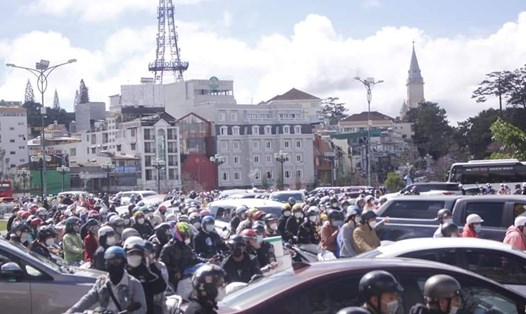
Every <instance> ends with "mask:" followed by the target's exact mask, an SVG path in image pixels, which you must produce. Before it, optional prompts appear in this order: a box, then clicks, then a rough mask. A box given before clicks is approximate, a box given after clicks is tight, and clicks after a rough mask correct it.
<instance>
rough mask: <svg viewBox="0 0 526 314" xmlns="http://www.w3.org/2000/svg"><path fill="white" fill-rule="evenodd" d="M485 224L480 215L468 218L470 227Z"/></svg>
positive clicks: (467, 221) (472, 215)
mask: <svg viewBox="0 0 526 314" xmlns="http://www.w3.org/2000/svg"><path fill="white" fill-rule="evenodd" d="M482 222H484V220H483V219H482V218H480V216H479V215H477V214H471V215H469V216H468V217H467V218H466V223H467V224H468V225H471V224H479V223H482Z"/></svg>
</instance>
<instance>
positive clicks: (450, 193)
mask: <svg viewBox="0 0 526 314" xmlns="http://www.w3.org/2000/svg"><path fill="white" fill-rule="evenodd" d="M442 194H444V195H454V194H455V193H453V192H442Z"/></svg>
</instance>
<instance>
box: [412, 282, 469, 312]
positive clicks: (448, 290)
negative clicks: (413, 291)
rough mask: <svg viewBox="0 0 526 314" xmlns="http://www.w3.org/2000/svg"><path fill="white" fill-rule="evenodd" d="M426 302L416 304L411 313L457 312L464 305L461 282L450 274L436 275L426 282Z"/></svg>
mask: <svg viewBox="0 0 526 314" xmlns="http://www.w3.org/2000/svg"><path fill="white" fill-rule="evenodd" d="M424 301H425V304H421V303H418V304H415V305H413V306H412V307H411V310H410V311H409V313H410V314H441V313H457V311H458V310H459V308H460V307H461V305H462V299H461V287H460V283H459V282H458V281H457V280H456V279H455V278H453V277H451V276H449V275H434V276H432V277H429V279H427V280H426V282H425V284H424Z"/></svg>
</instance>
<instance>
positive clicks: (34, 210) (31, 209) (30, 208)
mask: <svg viewBox="0 0 526 314" xmlns="http://www.w3.org/2000/svg"><path fill="white" fill-rule="evenodd" d="M37 209H38V205H36V204H33V205H32V206H31V207H29V212H31V214H34V213H35V212H36V211H37Z"/></svg>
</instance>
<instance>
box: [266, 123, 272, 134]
mask: <svg viewBox="0 0 526 314" xmlns="http://www.w3.org/2000/svg"><path fill="white" fill-rule="evenodd" d="M271 134H272V127H271V126H270V125H266V126H265V135H271Z"/></svg>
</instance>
